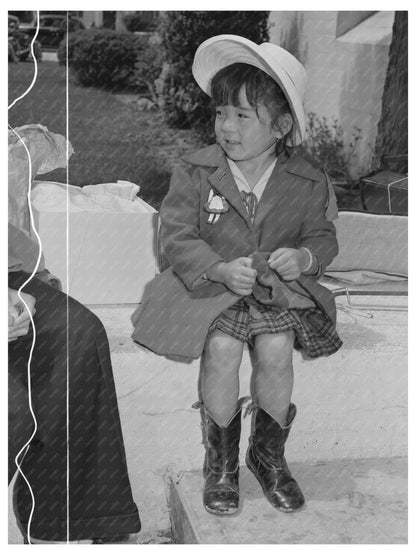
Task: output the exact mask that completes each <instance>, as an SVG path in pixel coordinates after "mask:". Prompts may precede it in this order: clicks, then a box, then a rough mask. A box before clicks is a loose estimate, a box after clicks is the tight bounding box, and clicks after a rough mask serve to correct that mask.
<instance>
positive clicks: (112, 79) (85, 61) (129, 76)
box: [58, 29, 148, 90]
mask: <svg viewBox="0 0 416 555" xmlns="http://www.w3.org/2000/svg"><path fill="white" fill-rule="evenodd" d="M147 42H148V41H147V38H145V37H140V36H137V35H134V34H132V33H128V32H125V33H123V32H117V31H111V30H109V29H97V30H96V29H88V30H83V31H77V32H76V33H70V34H69V35H68V59H69V67H70V68H71V70H72V71H73V72H74V73H75V74H76V76H77V78H78V81H79V83H80V84H81V85H84V86H96V87H103V88H106V89H111V90H126V89H131V88H133V87H134V86H135V79H134V65H135V63H136V60H137V59H138V58H139V57H140V55H141V53H143V52H144V51H145V50H146V48H147ZM58 59H59V61H60V63H65V59H66V45H65V42H63V43H62V44H61V45H60V47H59V51H58Z"/></svg>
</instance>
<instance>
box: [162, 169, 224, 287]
mask: <svg viewBox="0 0 416 555" xmlns="http://www.w3.org/2000/svg"><path fill="white" fill-rule="evenodd" d="M193 181H196V182H193ZM199 218H200V187H199V183H198V182H197V178H196V176H194V178H192V177H191V174H190V172H188V171H187V170H185V169H184V168H180V167H178V168H175V170H174V172H173V174H172V179H171V183H170V187H169V191H168V194H167V195H166V197H165V199H164V200H163V203H162V206H161V208H160V222H161V225H160V233H161V246H162V249H163V255H164V256H165V257H166V258H167V260H168V262H169V264H170V265H171V266H172V268H173V270H174V271H175V272H176V273H177V274H178V276H179V277H180V278H181V280H182V281H183V283H184V284H185V286H186V287H187V288H188V289H189V290H191V291H192V290H194V289H198V288H200V287H202V286H204V285H206V284H207V283H211V282H209V281H208V280H206V279H204V278H203V277H202V276H203V274H204V273H205V272H206V270H207V269H208V268H209V267H211V266H213V265H214V264H216V263H217V262H222V261H223V258H222V257H221V256H220V255H219V254H218V253H216V252H215V251H214V250H213V249H212V248H211V247H210V246H209V245H208V244H207V243H206V242H205V241H204V240H203V239H201V235H200V229H199V223H200V222H199Z"/></svg>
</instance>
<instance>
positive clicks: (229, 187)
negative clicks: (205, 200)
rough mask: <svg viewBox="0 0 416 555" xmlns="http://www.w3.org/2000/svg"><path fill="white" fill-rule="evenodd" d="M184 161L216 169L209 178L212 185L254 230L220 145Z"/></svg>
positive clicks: (191, 155)
mask: <svg viewBox="0 0 416 555" xmlns="http://www.w3.org/2000/svg"><path fill="white" fill-rule="evenodd" d="M183 160H184V161H185V162H188V163H190V164H193V165H198V166H206V167H212V168H216V169H215V171H214V172H213V173H212V174H211V175H210V176H208V181H209V183H210V185H211V186H212V187H213V189H215V190H216V191H217V192H218V193H219V194H220V195H222V196H223V197H224V198H225V199H226V200H227V201H228V202H229V203H230V204H231V206H233V208H235V210H236V211H237V212H238V214H240V216H241V217H242V218H243V219H244V221H245V222H246V223H247V225H248V226H249V227H250V228H251V229H253V226H252V224H251V221H250V218H249V216H248V213H247V210H246V207H245V206H244V202H243V199H242V198H241V195H240V192H239V190H238V187H237V185H236V184H235V181H234V178H233V176H232V174H231V170H230V167H229V166H228V164H227V160H226V158H225V154H224V153H223V151H222V149H221V147H219V146H218V145H211V146H208V147H206V148H203V149H202V150H200V151H198V152H196V153H194V154H190V155H187V156H184V157H183Z"/></svg>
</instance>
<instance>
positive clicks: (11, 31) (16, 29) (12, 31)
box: [8, 15, 42, 62]
mask: <svg viewBox="0 0 416 555" xmlns="http://www.w3.org/2000/svg"><path fill="white" fill-rule="evenodd" d="M32 37H33V35H30V34H29V33H25V32H23V31H22V30H21V26H20V22H19V18H18V17H16V16H14V15H9V20H8V59H9V62H24V61H25V60H27V59H28V58H29V56H31V49H30V45H31V42H32ZM33 51H34V54H35V56H36V60H37V61H38V62H40V61H41V60H42V47H41V45H40V43H39V42H38V41H37V40H35V42H34V43H33Z"/></svg>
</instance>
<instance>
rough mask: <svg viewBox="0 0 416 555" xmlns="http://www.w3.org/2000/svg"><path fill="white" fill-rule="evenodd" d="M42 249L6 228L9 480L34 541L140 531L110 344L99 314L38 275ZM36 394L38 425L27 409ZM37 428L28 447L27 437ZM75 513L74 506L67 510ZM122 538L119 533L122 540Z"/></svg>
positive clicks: (19, 514)
mask: <svg viewBox="0 0 416 555" xmlns="http://www.w3.org/2000/svg"><path fill="white" fill-rule="evenodd" d="M37 251H38V247H37V245H36V244H34V243H33V242H32V241H31V239H30V238H29V237H28V236H27V235H26V234H25V233H23V232H22V231H20V230H18V229H17V228H16V227H14V226H9V482H10V481H11V479H12V478H13V476H14V474H15V472H16V470H17V466H16V463H15V458H16V456H17V455H18V454H19V455H18V462H19V465H20V466H21V469H22V471H23V473H24V475H25V476H26V478H27V480H28V481H29V484H30V487H31V489H32V491H33V495H34V500H35V503H34V512H33V516H32V517H31V518H30V513H31V510H32V498H31V493H30V490H29V488H28V486H27V484H26V483H25V481H24V479H23V477H22V476H21V474H20V473H19V474H18V476H17V480H16V484H15V492H14V493H15V495H14V497H15V512H16V517H17V521H18V525H19V527H20V529H21V530H22V532H23V534H24V535H27V534H28V526H30V530H29V535H30V539H31V540H32V541H35V540H34V539H36V540H46V541H53V542H55V541H79V540H92V543H106V542H107V541H111V540H107V539H104V538H113V540H114V541H117V540H116V537H120V536H125V535H128V534H134V533H137V532H138V531H139V530H140V519H139V514H138V511H137V507H136V505H135V503H134V501H133V498H132V492H131V487H130V481H129V477H128V472H127V465H126V455H125V450H124V443H123V436H122V431H121V426H120V418H119V412H118V406H117V398H116V392H115V387H114V380H113V373H112V366H111V359H110V351H109V345H108V339H107V335H106V332H105V329H104V327H103V325H102V323H101V321H100V320H99V319H98V318H97V317H96V316H95V315H94V314H93V313H92V312H90V311H89V310H88V309H87V308H86V307H84V306H83V305H82V304H80V303H79V302H77V301H75V300H74V299H72V298H71V297H68V296H67V295H65V294H64V293H62V292H61V291H58V290H57V289H55V288H54V287H51V286H50V285H48V284H47V283H45V282H43V281H42V280H40V279H39V278H37V277H34V278H32V279H31V280H30V281H29V282H28V283H27V284H26V285H24V287H23V289H22V293H21V296H22V297H23V299H24V300H25V302H26V304H27V305H28V309H29V311H30V312H31V314H32V315H33V321H34V324H35V330H33V329H32V325H31V322H30V316H29V313H28V310H27V308H26V307H25V306H24V304H23V303H22V302H21V300H20V298H19V296H18V290H19V288H20V287H21V286H22V285H23V284H25V283H26V282H27V280H28V278H29V277H30V274H31V273H32V270H33V268H34V267H35V264H36V260H37ZM34 333H36V337H35V346H34V349H33V353H32V357H31V362H30V392H31V402H32V407H33V412H34V414H35V417H36V421H37V423H36V429H35V423H34V420H33V418H32V415H31V412H30V407H29V396H28V361H29V358H30V352H31V348H32V342H33V335H34ZM32 435H33V437H32V439H31V441H30V443H29V446H28V448H25V445H26V444H27V442H28V440H29V439H30V438H31V436H32ZM68 511H69V512H68ZM120 541H121V540H120Z"/></svg>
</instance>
